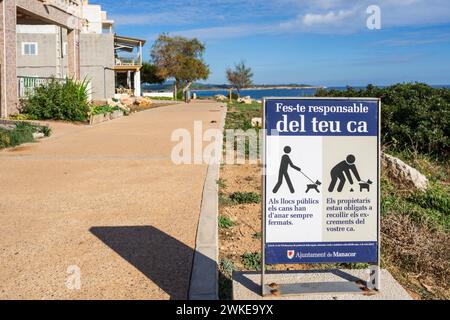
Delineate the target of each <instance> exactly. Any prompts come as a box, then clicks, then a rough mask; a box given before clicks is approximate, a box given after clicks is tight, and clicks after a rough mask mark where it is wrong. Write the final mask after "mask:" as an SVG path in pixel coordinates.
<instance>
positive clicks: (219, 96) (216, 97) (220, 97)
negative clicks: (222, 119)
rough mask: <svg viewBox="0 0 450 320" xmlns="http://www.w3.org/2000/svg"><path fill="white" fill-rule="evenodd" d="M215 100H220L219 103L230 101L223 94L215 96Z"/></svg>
mask: <svg viewBox="0 0 450 320" xmlns="http://www.w3.org/2000/svg"><path fill="white" fill-rule="evenodd" d="M214 99H216V100H218V101H227V100H228V98H227V97H225V96H224V95H223V94H216V95H215V96H214Z"/></svg>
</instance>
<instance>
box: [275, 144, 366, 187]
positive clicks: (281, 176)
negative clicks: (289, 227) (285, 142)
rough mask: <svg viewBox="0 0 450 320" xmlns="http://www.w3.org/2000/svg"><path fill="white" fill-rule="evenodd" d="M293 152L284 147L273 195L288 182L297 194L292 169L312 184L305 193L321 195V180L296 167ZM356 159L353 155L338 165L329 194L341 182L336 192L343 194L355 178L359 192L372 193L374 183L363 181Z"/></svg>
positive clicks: (333, 173)
mask: <svg viewBox="0 0 450 320" xmlns="http://www.w3.org/2000/svg"><path fill="white" fill-rule="evenodd" d="M291 152H292V148H291V147H290V146H286V147H284V155H283V156H282V157H281V161H280V169H279V171H278V181H277V184H276V185H275V187H274V188H273V193H275V194H276V193H278V191H279V190H280V188H281V186H282V185H283V182H284V181H286V184H287V186H288V188H289V191H290V192H291V193H295V189H294V186H293V184H292V180H291V177H290V176H289V168H292V169H294V170H296V171H298V172H300V173H301V174H302V175H303V176H304V177H305V178H307V179H308V180H309V181H310V182H311V183H310V184H307V185H306V191H305V193H308V192H309V191H311V190H315V191H316V192H317V193H320V190H319V187H320V186H321V185H322V183H321V182H320V181H319V180H316V181H315V182H314V181H313V180H312V179H311V178H310V177H309V176H307V175H306V174H305V173H304V172H303V171H302V169H301V168H300V167H298V166H296V165H295V164H294V163H293V162H292V160H291V157H290V156H289V154H290V153H291ZM355 163H356V157H355V156H354V155H352V154H350V155H348V156H347V158H346V159H345V160H343V161H341V162H339V163H338V164H336V165H335V166H334V167H333V168H332V169H331V172H330V175H331V183H330V186H329V187H328V192H334V191H335V188H336V184H337V183H338V182H339V184H338V186H337V189H336V191H337V192H342V191H343V190H344V186H345V184H346V183H347V182H348V183H349V184H350V185H353V184H354V180H353V176H354V177H355V179H356V181H358V183H359V191H360V192H363V191H364V190H365V191H367V192H370V186H371V185H372V183H373V182H372V181H370V179H369V180H367V181H363V180H361V177H360V175H359V172H358V169H357V167H356V164H355ZM350 192H354V189H353V188H351V189H350Z"/></svg>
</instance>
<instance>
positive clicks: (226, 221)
mask: <svg viewBox="0 0 450 320" xmlns="http://www.w3.org/2000/svg"><path fill="white" fill-rule="evenodd" d="M234 225H235V223H234V222H233V220H231V219H230V218H228V217H227V216H224V215H221V216H219V229H221V230H223V229H230V228H232V227H234Z"/></svg>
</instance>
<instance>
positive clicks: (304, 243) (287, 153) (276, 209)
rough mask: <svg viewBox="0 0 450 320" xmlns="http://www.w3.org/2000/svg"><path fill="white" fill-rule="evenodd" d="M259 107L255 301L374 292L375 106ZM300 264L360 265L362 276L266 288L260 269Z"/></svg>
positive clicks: (367, 102) (295, 103) (284, 101)
mask: <svg viewBox="0 0 450 320" xmlns="http://www.w3.org/2000/svg"><path fill="white" fill-rule="evenodd" d="M263 103H264V111H263V112H264V115H263V128H264V130H263V132H264V136H263V137H264V143H263V147H262V153H263V157H262V159H263V185H262V187H263V195H264V197H263V198H264V199H263V201H262V219H261V220H262V230H263V232H262V233H263V236H262V248H261V249H262V267H261V289H262V292H261V293H262V295H263V296H267V295H269V294H274V293H276V295H277V296H278V295H291V294H305V293H364V292H365V291H363V290H379V289H380V154H381V151H380V127H381V126H380V108H381V103H380V100H379V99H374V98H278V97H277V98H265V99H264V102H263ZM304 263H307V264H308V263H319V264H321V263H368V264H369V266H370V270H369V274H370V275H369V277H368V279H367V281H364V284H363V287H362V286H361V283H360V282H359V281H328V282H318V283H290V284H278V283H273V282H272V283H267V275H266V266H267V265H268V264H269V265H274V264H304ZM335 272H336V273H338V272H340V271H335Z"/></svg>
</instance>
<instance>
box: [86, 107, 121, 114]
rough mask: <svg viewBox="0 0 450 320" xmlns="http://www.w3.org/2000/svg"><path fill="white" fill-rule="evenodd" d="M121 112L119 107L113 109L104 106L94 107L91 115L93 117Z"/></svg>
mask: <svg viewBox="0 0 450 320" xmlns="http://www.w3.org/2000/svg"><path fill="white" fill-rule="evenodd" d="M118 110H120V108H119V107H112V106H109V105H104V106H94V107H92V109H91V112H90V113H91V114H92V115H98V114H107V113H111V112H114V111H118Z"/></svg>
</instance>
